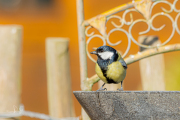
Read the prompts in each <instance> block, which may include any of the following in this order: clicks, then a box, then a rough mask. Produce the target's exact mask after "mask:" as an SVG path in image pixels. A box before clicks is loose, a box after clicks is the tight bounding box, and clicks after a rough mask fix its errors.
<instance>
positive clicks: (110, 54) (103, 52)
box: [91, 46, 118, 61]
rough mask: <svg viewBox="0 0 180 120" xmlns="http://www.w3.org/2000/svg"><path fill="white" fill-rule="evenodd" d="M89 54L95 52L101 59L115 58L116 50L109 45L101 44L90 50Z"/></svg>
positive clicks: (116, 57) (116, 55) (116, 56)
mask: <svg viewBox="0 0 180 120" xmlns="http://www.w3.org/2000/svg"><path fill="white" fill-rule="evenodd" d="M91 54H96V55H97V56H98V59H101V60H113V61H115V60H117V59H118V53H117V51H116V50H115V49H114V48H112V47H110V46H101V47H99V48H97V49H96V51H93V52H91Z"/></svg>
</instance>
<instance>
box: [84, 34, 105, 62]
mask: <svg viewBox="0 0 180 120" xmlns="http://www.w3.org/2000/svg"><path fill="white" fill-rule="evenodd" d="M95 37H97V38H100V39H101V40H102V41H103V45H106V40H105V38H104V37H102V36H101V35H93V36H91V37H89V39H88V40H87V42H86V52H87V56H88V57H89V58H90V59H91V60H92V61H93V62H94V63H96V60H95V59H94V58H92V57H91V55H90V54H89V51H88V44H89V43H90V41H91V40H92V39H93V38H95Z"/></svg>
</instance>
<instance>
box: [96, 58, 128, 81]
mask: <svg viewBox="0 0 180 120" xmlns="http://www.w3.org/2000/svg"><path fill="white" fill-rule="evenodd" d="M107 68H108V69H107V71H106V76H107V77H108V78H109V79H112V80H113V81H114V82H116V83H119V82H121V81H123V80H124V78H125V76H126V70H125V69H124V67H123V66H122V65H121V63H120V62H119V61H116V62H113V63H111V64H110V65H108V67H107ZM95 71H96V74H97V75H98V76H99V78H100V79H101V80H102V81H103V82H105V83H108V81H107V79H106V77H105V76H104V75H103V72H102V70H101V68H100V67H99V65H98V64H97V63H96V68H95Z"/></svg>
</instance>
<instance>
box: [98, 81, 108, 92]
mask: <svg viewBox="0 0 180 120" xmlns="http://www.w3.org/2000/svg"><path fill="white" fill-rule="evenodd" d="M105 84H106V83H104V84H103V85H102V86H101V88H99V89H98V90H96V91H104V90H107V89H106V88H103V87H104V85H105Z"/></svg>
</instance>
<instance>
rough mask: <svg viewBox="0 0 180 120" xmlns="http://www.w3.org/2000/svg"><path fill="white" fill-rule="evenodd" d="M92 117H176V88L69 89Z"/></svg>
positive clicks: (179, 115)
mask: <svg viewBox="0 0 180 120" xmlns="http://www.w3.org/2000/svg"><path fill="white" fill-rule="evenodd" d="M73 93H74V95H75V97H76V98H77V100H78V101H79V103H80V104H81V106H82V107H83V108H84V110H85V111H86V113H87V114H88V115H89V117H90V118H91V119H92V120H124V119H138V120H149V119H153V120H162V119H168V120H169V119H170V120H180V91H73Z"/></svg>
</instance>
